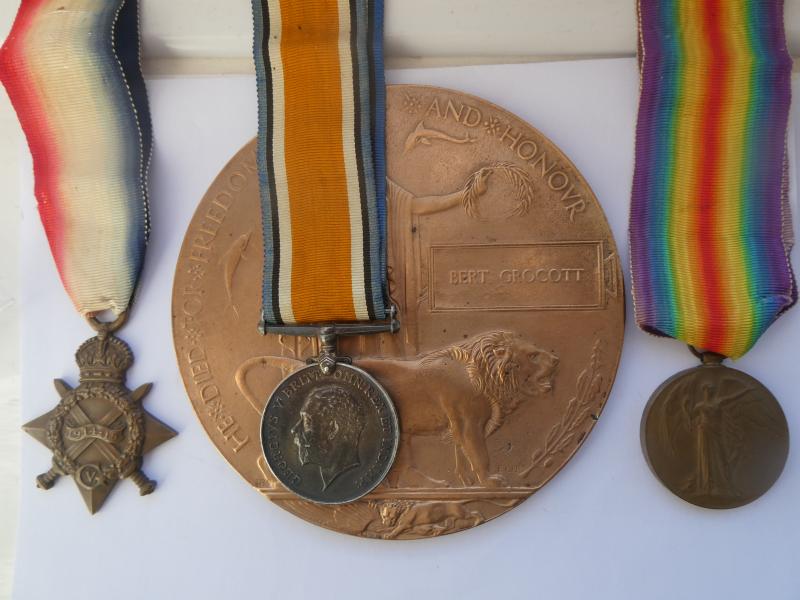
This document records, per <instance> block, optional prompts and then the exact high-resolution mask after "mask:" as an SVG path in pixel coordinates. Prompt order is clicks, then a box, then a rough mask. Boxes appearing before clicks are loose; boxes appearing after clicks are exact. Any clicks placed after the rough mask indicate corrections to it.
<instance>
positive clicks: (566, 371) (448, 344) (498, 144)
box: [173, 86, 624, 539]
mask: <svg viewBox="0 0 800 600" xmlns="http://www.w3.org/2000/svg"><path fill="white" fill-rule="evenodd" d="M387 105H388V106H387V108H388V111H387V137H388V139H387V154H388V164H389V173H388V182H387V183H388V191H387V203H388V210H389V220H388V221H389V222H388V227H389V231H388V246H389V260H388V263H389V278H390V289H391V295H392V299H393V301H394V302H395V304H396V306H397V308H398V313H399V314H398V316H399V321H400V331H399V333H396V334H389V333H384V334H379V335H371V336H360V337H349V338H348V337H343V338H340V340H339V345H340V350H341V353H342V355H345V356H348V357H352V367H354V368H356V369H360V370H362V371H363V372H366V373H369V375H370V376H371V377H372V378H374V380H375V382H377V384H378V385H379V386H380V388H382V389H384V390H385V391H386V392H387V393H388V394H389V395H390V396H391V398H392V400H393V401H394V405H395V407H396V411H397V416H398V418H399V429H400V443H399V447H398V450H397V458H396V460H395V461H394V465H393V467H392V468H391V470H390V471H389V472H388V476H387V477H386V478H385V479H384V480H383V482H382V483H381V484H379V485H377V487H375V488H374V489H372V491H371V492H369V493H368V494H367V495H366V496H364V497H363V498H360V499H358V500H355V501H351V502H347V503H343V504H332V503H331V504H321V503H319V502H318V501H319V500H320V499H321V500H322V501H323V502H327V501H330V502H339V501H342V500H347V499H349V498H347V497H345V498H330V497H328V498H325V497H322V498H320V494H324V493H325V492H324V489H325V488H327V487H328V486H330V489H333V487H334V486H335V485H337V482H340V481H350V479H348V478H351V479H352V480H353V481H354V482H355V481H359V476H360V477H361V479H364V476H365V475H366V479H364V480H363V481H361V482H360V484H359V485H360V488H359V489H358V490H356V488H358V487H359V485H356V484H355V483H353V484H352V485H351V484H348V486H349V487H350V489H351V490H356V491H358V492H359V493H361V492H363V491H365V490H366V488H369V487H370V486H372V485H373V483H374V482H375V481H376V480H378V481H379V480H380V478H379V476H380V475H381V473H380V468H381V467H382V465H384V464H385V463H383V462H381V460H387V459H388V455H389V451H391V448H389V449H388V451H387V450H386V449H385V448H384V453H383V458H381V452H380V450H379V448H380V446H381V445H382V444H384V445H386V442H385V441H384V442H382V441H380V440H378V439H377V437H380V436H378V435H377V433H375V432H377V431H378V429H379V428H378V426H377V425H376V423H378V422H379V420H380V415H379V413H377V412H376V414H373V415H368V414H366V413H365V412H364V413H360V412H359V411H360V409H358V408H353V409H352V410H350V409H342V410H343V411H344V412H345V413H347V414H352V415H356V416H354V417H352V418H350V419H349V420H350V421H351V422H353V423H355V425H353V426H347V427H342V426H341V425H337V426H336V427H327V428H326V427H322V426H318V425H317V424H315V422H314V420H315V416H320V415H318V414H310V415H309V414H307V415H305V416H303V415H302V414H301V413H302V412H303V410H304V409H303V407H304V405H305V399H307V398H308V397H309V396H310V395H311V394H312V393H322V394H323V395H326V394H327V395H328V396H330V397H331V398H334V397H335V396H337V395H338V396H339V397H341V398H342V399H343V404H342V405H343V406H344V405H351V406H355V403H353V402H351V401H349V400H344V391H343V390H341V389H338V391H337V389H335V388H336V386H334V388H331V387H330V385H329V383H331V381H328V380H327V379H326V380H325V381H322V379H323V377H322V375H316V373H321V371H320V369H319V366H318V365H316V364H315V365H312V367H311V368H312V370H313V371H314V373H315V375H314V377H313V379H315V381H310V380H309V379H306V380H303V379H302V378H301V379H297V380H296V385H292V384H291V380H290V379H286V378H287V377H289V376H291V375H292V374H295V376H301V375H302V374H303V373H306V374H309V373H310V371H309V370H308V369H309V368H310V367H309V366H308V365H307V364H306V361H307V359H309V358H312V357H319V356H320V355H321V354H324V352H323V350H324V348H323V347H322V346H324V344H321V343H320V340H319V339H318V338H316V337H296V336H288V335H286V336H284V335H267V336H266V337H263V336H261V335H260V334H259V332H258V331H257V330H256V328H255V327H254V325H253V324H254V323H257V322H258V320H259V311H260V305H259V296H260V293H259V290H260V285H261V260H262V259H261V257H262V242H261V238H260V218H259V194H258V173H257V167H256V161H255V142H251V143H250V144H249V145H248V146H246V147H245V148H243V149H242V150H241V151H240V152H239V153H238V154H237V155H236V156H234V157H233V159H232V160H231V162H230V163H229V164H228V165H227V166H226V167H225V169H224V170H223V171H222V173H221V174H220V175H219V176H218V177H217V179H216V181H215V182H214V183H213V184H212V186H211V188H210V189H209V191H208V193H207V194H206V196H205V198H204V199H203V200H202V201H201V203H200V205H199V207H198V209H197V212H196V213H195V216H194V219H193V220H192V222H191V224H190V226H189V229H188V232H187V234H186V238H185V240H184V244H183V247H182V250H181V253H180V257H179V261H178V265H177V270H176V276H175V284H174V289H173V335H174V340H175V348H176V352H177V356H178V362H179V365H180V370H181V374H182V376H183V379H184V383H185V385H186V388H187V391H188V394H189V396H190V399H191V401H192V404H193V407H194V409H195V411H196V412H197V415H198V417H199V418H200V421H201V423H202V424H203V426H204V427H205V429H206V432H207V433H208V435H209V437H210V438H211V440H212V441H213V442H214V444H215V445H216V446H217V447H218V448H219V450H220V451H221V452H222V454H223V456H225V458H226V459H227V460H228V461H229V462H230V463H231V465H232V466H233V467H234V468H235V469H236V470H237V471H238V472H239V473H240V474H241V475H242V476H243V477H244V478H245V479H246V480H247V481H248V482H249V483H250V484H251V485H253V486H254V487H256V488H257V489H258V490H259V491H260V492H261V493H262V494H264V495H265V496H266V497H267V498H269V499H270V500H272V501H273V502H274V503H276V504H278V505H279V506H281V507H282V508H284V509H286V510H288V511H290V512H292V513H294V514H296V515H298V516H300V517H302V518H304V519H306V520H309V521H311V522H313V523H316V524H318V525H321V526H323V527H327V528H330V529H334V530H336V531H341V532H344V533H349V534H353V535H359V536H364V537H371V538H383V539H411V538H420V537H431V536H438V535H442V534H446V533H452V532H456V531H460V530H463V529H467V528H470V527H473V526H475V525H479V524H481V523H484V522H485V521H487V520H489V519H492V518H494V517H496V516H498V515H500V514H502V513H504V512H505V511H507V510H509V509H511V508H512V507H514V506H516V505H518V504H519V503H520V502H521V501H523V500H524V499H525V498H527V497H529V496H530V495H531V494H533V493H534V492H535V491H536V490H537V489H539V488H540V487H542V486H543V485H544V484H545V483H547V482H548V481H549V480H550V479H551V478H552V477H553V476H554V475H555V474H556V473H557V472H558V471H559V470H560V469H561V468H562V467H563V466H564V465H565V464H566V463H567V462H568V460H569V459H570V458H571V457H572V456H573V454H574V453H575V452H576V450H577V449H578V447H579V446H580V445H581V444H582V443H583V441H584V440H585V438H586V435H587V434H588V433H589V431H590V430H591V429H592V427H593V426H594V424H595V422H596V421H597V419H598V418H599V415H600V413H601V411H602V409H603V407H604V405H605V402H606V400H607V398H608V394H609V391H610V389H611V386H612V383H613V381H614V376H615V373H616V368H617V364H618V361H619V356H620V351H621V346H622V337H623V322H624V294H623V289H622V277H621V272H620V264H619V258H618V255H617V252H616V246H615V244H614V240H613V238H612V235H611V232H610V230H609V228H608V224H607V222H606V220H605V217H604V215H603V212H602V209H601V208H600V205H599V204H598V202H597V199H596V198H595V197H594V194H593V193H592V191H591V189H590V188H589V186H588V184H587V183H586V182H585V181H584V179H583V178H582V176H581V175H580V173H579V172H578V171H577V169H576V168H575V166H574V165H572V163H571V162H570V161H569V160H568V159H567V158H566V156H564V154H563V153H561V152H560V151H559V150H558V149H557V148H556V147H555V146H554V145H553V144H552V142H550V141H549V140H548V139H547V138H546V137H544V136H543V135H542V134H541V133H540V132H539V131H537V130H536V129H534V128H532V127H531V126H530V125H528V124H527V123H525V122H524V121H522V120H521V119H519V118H517V117H515V116H514V115H512V114H510V113H508V112H507V111H505V110H503V109H501V108H498V107H496V106H494V105H492V104H490V103H488V102H485V101H483V100H480V99H478V98H475V97H472V96H468V95H466V94H461V93H457V92H452V91H449V90H443V89H438V88H431V87H421V86H392V87H390V88H389V91H388V99H387ZM349 368H351V367H350V366H349V365H346V364H339V365H338V366H337V367H336V370H339V369H343V371H345V372H346V369H349ZM317 379H318V380H319V382H317V381H316V380H317ZM281 382H283V383H281ZM332 383H337V382H336V381H332ZM279 386H283V387H282V388H279ZM286 386H290V387H292V388H293V389H294V390H295V392H293V393H292V394H291V396H292V397H293V398H292V403H289V402H284V401H282V402H281V403H282V404H283V405H284V406H288V405H289V404H291V406H292V407H291V412H289V411H288V410H287V414H286V415H278V416H279V417H280V418H279V422H280V427H281V428H282V430H281V431H282V433H279V434H277V433H275V434H273V439H274V440H275V442H276V444H277V445H279V449H280V453H281V455H282V456H281V457H278V456H276V455H272V454H271V452H272V451H273V450H271V449H270V447H269V444H270V436H269V432H267V434H266V435H265V436H264V441H265V448H264V450H265V451H266V456H265V454H264V452H262V443H261V442H262V416H263V424H264V426H265V427H268V426H269V424H270V419H271V417H272V416H274V415H271V410H272V407H270V408H267V409H266V412H265V407H266V406H267V401H268V399H269V398H270V397H271V396H272V398H273V401H274V400H275V398H281V397H282V396H281V391H280V390H281V389H284V388H285V387H286ZM304 386H311V387H304ZM312 387H313V388H314V389H312ZM357 387H362V388H364V389H367V387H369V386H366V385H362V384H360V383H358V384H357ZM276 389H277V390H278V391H277V392H276ZM314 390H316V391H314ZM320 390H321V392H320ZM367 394H368V395H369V393H367ZM373 397H374V398H378V395H377V394H376V395H374V396H373ZM284 400H288V398H286V397H285V396H284ZM270 404H272V402H270ZM372 404H373V407H375V406H376V404H375V403H374V402H373V403H372ZM315 410H316V409H315ZM375 410H376V411H377V408H376V409H375ZM359 414H360V416H358V415H359ZM383 416H384V417H386V414H384V415H383ZM304 418H307V419H308V423H307V424H305V425H304V423H303V419H304ZM343 419H344V417H343ZM370 419H372V423H373V425H370V427H373V429H372V430H371V431H372V432H373V433H371V434H368V433H367V431H368V427H367V425H366V424H367V422H368V421H369V420H370ZM344 420H347V419H344ZM342 422H344V421H342ZM320 436H323V437H328V436H330V437H331V438H334V437H337V436H341V437H338V438H337V439H340V441H341V440H345V441H347V440H349V442H348V443H339V444H337V445H336V449H337V450H336V452H337V456H336V457H328V456H327V455H326V456H322V454H324V453H325V446H324V445H322V444H320V443H319V437H320ZM376 436H377V437H376ZM385 439H391V436H389V437H386V438H385ZM315 440H316V441H315ZM310 441H314V443H313V444H312V443H309V442H310ZM312 446H313V448H312ZM348 446H349V448H350V449H349V450H348V452H349V454H348V452H344V451H343V448H344V449H346V448H348ZM344 454H348V455H347V456H344ZM282 461H284V466H285V468H286V469H287V470H288V469H289V468H290V469H291V471H292V472H294V474H295V475H300V476H302V478H303V480H304V484H303V485H309V486H311V487H309V488H303V489H299V488H298V489H294V490H292V489H291V487H290V485H285V483H286V482H287V481H289V480H290V479H291V477H292V475H286V472H287V471H286V470H284V471H283V474H282V476H281V480H282V481H283V482H284V484H282V483H280V482H279V481H278V479H277V478H276V476H275V474H273V473H274V472H277V473H281V472H282V471H281V463H282ZM370 468H372V471H373V472H372V475H371V477H372V478H371V479H370V473H369V471H370ZM337 478H338V479H337ZM298 494H300V496H305V497H306V498H308V497H312V498H313V499H315V500H317V502H311V501H309V500H307V499H304V498H303V497H300V496H299V495H298ZM357 495H358V494H356V493H353V497H357Z"/></svg>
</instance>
